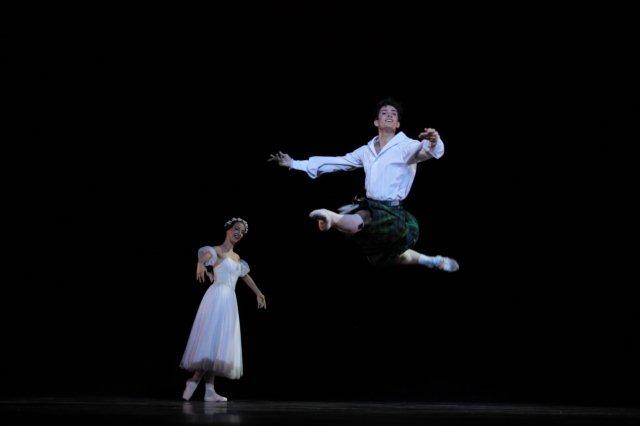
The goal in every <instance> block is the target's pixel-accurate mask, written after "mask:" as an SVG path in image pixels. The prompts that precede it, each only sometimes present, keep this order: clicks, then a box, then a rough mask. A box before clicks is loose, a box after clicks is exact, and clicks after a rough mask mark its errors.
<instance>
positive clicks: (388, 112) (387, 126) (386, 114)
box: [373, 105, 400, 132]
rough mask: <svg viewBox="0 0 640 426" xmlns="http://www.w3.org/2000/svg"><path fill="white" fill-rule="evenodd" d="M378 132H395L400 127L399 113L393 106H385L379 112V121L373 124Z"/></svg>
mask: <svg viewBox="0 0 640 426" xmlns="http://www.w3.org/2000/svg"><path fill="white" fill-rule="evenodd" d="M373 125H374V126H376V127H377V128H378V130H393V131H394V132H395V131H396V130H398V128H399V127H400V122H399V121H398V111H397V110H396V109H395V108H394V107H392V106H391V105H385V106H383V107H382V108H380V111H379V112H378V119H377V120H375V121H374V122H373Z"/></svg>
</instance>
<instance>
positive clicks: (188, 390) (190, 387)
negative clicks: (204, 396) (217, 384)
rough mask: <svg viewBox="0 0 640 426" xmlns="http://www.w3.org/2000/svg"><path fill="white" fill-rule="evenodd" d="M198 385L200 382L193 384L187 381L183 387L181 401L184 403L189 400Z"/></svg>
mask: <svg viewBox="0 0 640 426" xmlns="http://www.w3.org/2000/svg"><path fill="white" fill-rule="evenodd" d="M198 383H200V381H197V382H194V381H193V380H187V385H186V386H185V387H184V392H182V399H184V400H185V401H188V400H190V399H191V397H192V396H193V393H194V392H195V391H196V388H197V387H198Z"/></svg>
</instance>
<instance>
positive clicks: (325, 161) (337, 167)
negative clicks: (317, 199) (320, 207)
mask: <svg viewBox="0 0 640 426" xmlns="http://www.w3.org/2000/svg"><path fill="white" fill-rule="evenodd" d="M364 149H368V148H367V146H362V147H360V148H358V149H356V150H355V151H353V152H350V153H348V154H346V155H343V156H342V157H311V158H309V159H308V160H294V159H293V158H291V157H290V156H289V155H288V154H286V153H284V152H281V151H280V152H278V153H277V154H272V155H271V156H270V158H269V159H268V160H267V161H277V162H278V165H279V166H282V167H288V168H290V169H296V170H301V171H303V172H306V173H307V174H308V175H309V177H310V178H311V179H315V178H317V177H318V176H320V175H322V174H325V173H333V172H339V171H348V170H353V169H357V168H360V167H362V166H363V160H362V159H363V150H364Z"/></svg>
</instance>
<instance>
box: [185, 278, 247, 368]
mask: <svg viewBox="0 0 640 426" xmlns="http://www.w3.org/2000/svg"><path fill="white" fill-rule="evenodd" d="M180 367H182V368H184V369H185V370H189V371H196V370H201V371H210V372H212V373H213V374H214V375H216V376H224V377H228V378H230V379H237V378H239V377H240V376H242V342H241V340H240V317H239V316H238V302H237V300H236V293H235V291H234V290H233V289H232V288H231V287H229V286H227V285H224V284H212V285H211V286H210V287H209V288H208V289H207V292H206V293H205V295H204V297H203V298H202V302H200V307H199V308H198V313H197V314H196V319H195V320H194V322H193V327H192V328H191V334H190V335H189V341H188V342H187V348H186V349H185V351H184V355H183V356H182V361H181V362H180Z"/></svg>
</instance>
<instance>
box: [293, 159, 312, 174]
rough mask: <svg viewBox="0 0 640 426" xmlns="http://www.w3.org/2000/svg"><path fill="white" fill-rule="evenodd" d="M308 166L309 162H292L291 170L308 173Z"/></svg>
mask: <svg viewBox="0 0 640 426" xmlns="http://www.w3.org/2000/svg"><path fill="white" fill-rule="evenodd" d="M308 164H309V160H291V167H289V168H290V169H294V170H301V171H303V172H306V171H307V165H308Z"/></svg>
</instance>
